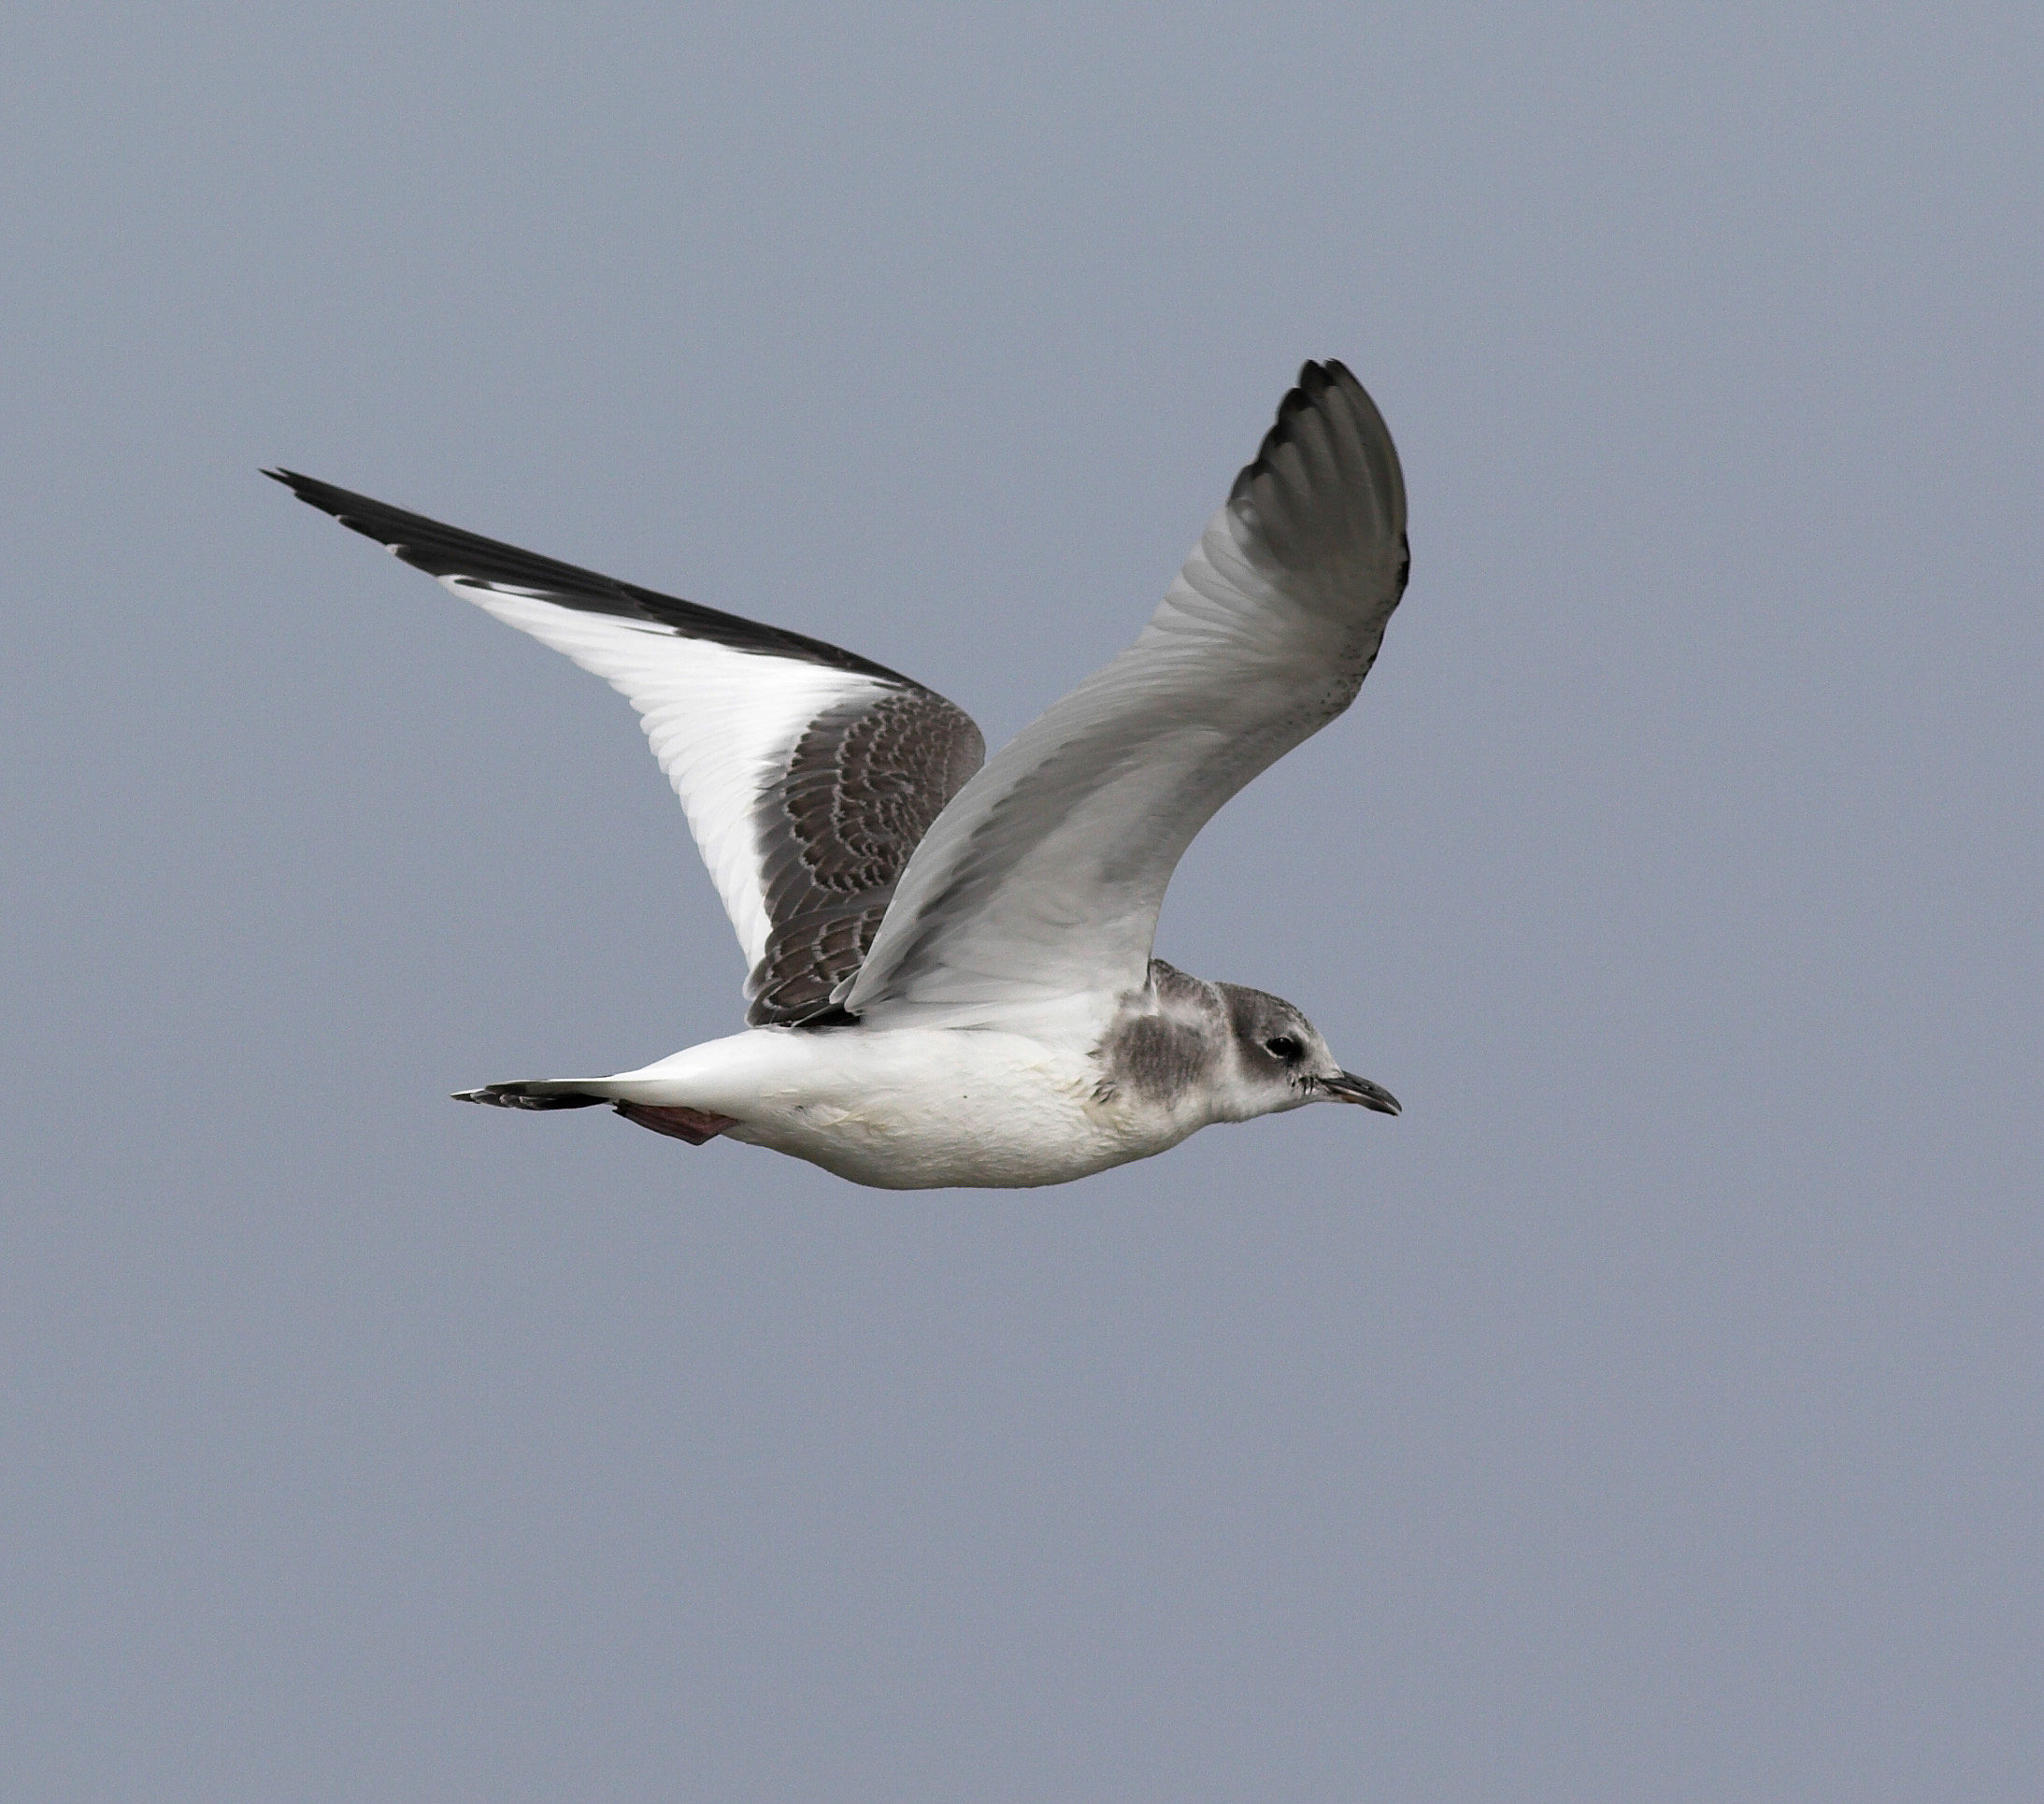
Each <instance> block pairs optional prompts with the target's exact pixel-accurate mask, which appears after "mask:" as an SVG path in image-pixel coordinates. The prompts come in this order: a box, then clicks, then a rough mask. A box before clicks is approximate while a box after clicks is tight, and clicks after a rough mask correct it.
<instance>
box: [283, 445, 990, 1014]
mask: <svg viewBox="0 0 2044 1804" xmlns="http://www.w3.org/2000/svg"><path fill="white" fill-rule="evenodd" d="M264 474H265V475H268V476H272V477H274V478H276V480H278V481H279V482H283V483H286V484H288V485H289V486H290V488H291V490H292V493H293V494H295V495H297V497H298V498H299V499H300V500H301V501H305V502H308V503H310V504H311V505H312V506H313V507H315V508H322V509H323V510H324V511H325V512H327V513H330V514H332V515H333V516H334V518H335V519H336V520H338V521H339V522H340V523H341V524H342V525H344V526H348V527H351V528H352V529H353V530H354V531H356V532H358V533H362V534H364V535H365V536H366V537H370V538H374V539H376V540H378V541H379V542H380V543H382V544H384V545H386V546H388V547H389V548H390V549H391V550H392V551H394V552H395V553H396V554H397V555H398V556H399V557H401V558H403V559H404V560H405V562H406V563H407V564H412V565H416V566H418V567H419V568H420V569H422V570H424V571H426V572H427V573H428V574H429V575H432V576H435V577H437V578H438V579H439V580H441V581H442V582H443V583H445V584H446V585H447V586H448V588H450V589H451V590H452V591H453V592H454V593H455V594H458V595H460V596H462V597H464V598H465V600H468V601H472V602H474V603H475V604H476V605H477V606H478V607H479V608H482V609H483V610H484V611H485V612H487V613H491V614H494V615H495V616H496V618H497V619H499V620H501V621H503V622H505V623H507V624H508V625H511V626H516V627H518V628H520V629H521V630H522V631H523V632H527V633H530V634H531V635H532V636H533V637H535V638H536V639H539V640H542V641H543V642H545V643H546V644H548V645H550V646H552V647H553V648H554V650H555V651H565V652H566V653H567V655H568V656H569V657H571V658H573V659H574V660H575V662H576V663H577V664H579V665H580V666H582V668H583V669H585V670H590V671H593V672H594V673H595V674H596V675H597V676H599V677H601V678H603V679H604V680H606V681H607V682H608V683H609V684H610V686H611V687H612V688H613V689H616V690H618V691H619V692H620V693H622V694H623V695H624V697H625V699H626V700H628V701H629V702H630V703H631V704H632V706H633V707H634V708H636V709H638V711H639V714H640V716H641V717H642V721H641V723H642V724H643V725H644V727H645V729H646V737H648V738H649V739H650V740H651V741H652V748H653V755H654V757H656V758H657V759H658V760H659V761H660V767H661V769H662V770H664V771H665V772H666V774H667V780H668V781H669V782H671V783H672V784H673V785H674V789H675V794H676V795H679V797H680V798H681V806H682V808H683V809H685V810H686V812H687V814H688V819H689V827H690V830H691V831H692V832H693V834H694V835H695V843H696V845H697V846H698V847H700V848H701V850H702V853H703V859H704V862H705V863H706V864H707V865H708V866H709V874H710V878H711V881H713V882H715V884H716V885H717V894H718V895H720V896H721V897H722V899H723V905H724V911H725V912H726V913H727V914H729V915H730V917H731V923H732V925H733V926H734V927H736V929H737V934H738V943H739V944H740V945H741V946H742V947H744V949H745V955H746V958H747V960H748V961H749V962H750V966H751V972H750V976H749V977H748V978H747V980H746V985H745V993H746V996H747V998H748V1001H749V1004H750V1006H749V1008H748V1009H747V1014H746V1018H747V1020H748V1021H750V1022H751V1023H752V1024H754V1025H760V1024H766V1023H773V1022H798V1021H804V1020H808V1019H810V1018H812V1017H814V1016H816V1015H819V1014H822V1013H825V1012H827V1011H828V1010H829V1009H830V1006H831V995H832V992H833V991H834V989H836V987H837V986H838V985H839V984H841V983H842V982H843V981H844V980H846V979H847V978H849V977H850V975H851V974H852V973H854V972H855V971H857V969H858V968H859V965H860V963H861V961H862V960H863V959H864V958H865V954H866V952H867V949H868V948H869V947H870V946H871V945H872V943H873V938H874V936H875V934H876V933H877V932H878V931H879V924H880V920H881V917H882V916H883V915H884V914H885V912H886V910H887V905H888V902H889V899H890V898H891V897H892V896H893V892H894V883H895V880H896V879H897V878H898V877H899V876H900V874H901V871H902V867H903V866H905V865H906V864H907V863H908V855H909V853H910V852H913V851H914V850H915V847H916V844H917V842H918V841H919V840H920V839H921V838H922V836H923V834H924V833H925V832H926V831H927V830H928V828H929V825H930V823H931V822H933V821H934V820H936V817H937V814H938V813H939V811H940V810H941V809H943V807H944V805H945V803H947V802H948V801H950V800H951V797H952V796H953V795H956V794H957V792H958V790H959V788H960V787H961V786H962V785H963V784H964V783H965V780H966V779H967V778H969V777H970V776H971V775H972V773H973V772H974V771H976V770H977V769H979V764H980V761H981V760H982V759H983V758H984V757H985V755H986V746H985V743H984V741H983V740H981V738H980V737H979V728H978V727H976V726H975V725H974V724H973V723H972V722H971V720H970V719H969V718H968V717H967V716H966V715H965V714H964V713H963V712H962V711H960V710H959V709H956V708H954V707H952V706H951V703H950V702H948V701H946V700H945V699H944V698H943V697H942V696H941V695H937V694H933V693H932V692H931V691H929V690H927V689H924V688H923V687H922V685H921V684H920V683H915V682H911V681H910V680H908V678H907V677H904V676H900V675H898V674H897V673H896V672H894V671H893V670H889V669H887V668H886V667H885V666H882V665H878V664H873V663H870V662H868V661H867V660H866V659H865V658H861V657H855V656H854V655H853V654H852V653H851V652H850V651H839V650H838V649H837V648H836V646H835V645H825V644H824V643H823V642H822V640H821V639H812V638H806V637H803V635H801V634H799V633H788V632H783V631H782V630H780V629H779V627H774V626H762V625H759V624H757V623H754V622H752V621H748V620H740V619H738V618H737V617H736V615H733V614H722V613H719V612H718V611H717V610H716V609H714V608H700V607H697V606H696V605H695V604H694V603H693V602H688V601H680V600H677V599H676V598H675V597H674V596H672V595H663V594H657V593H656V592H655V591H653V590H650V589H641V588H639V587H638V586H637V585H636V584H635V583H629V582H619V581H616V580H613V579H612V578H609V577H606V576H598V575H597V574H596V573H595V572H594V571H593V570H581V569H577V568H576V567H575V566H573V565H571V564H560V563H556V562H555V561H554V560H553V559H552V558H547V557H539V556H536V554H535V553H533V552H531V551H520V550H518V549H517V548H516V547H515V546H510V545H503V544H499V543H498V542H497V541H496V540H494V539H488V538H481V537H477V535H475V534H474V533H465V532H461V531H459V530H458V529H456V528H454V527H451V526H443V525H441V524H440V523H438V522H437V521H432V520H427V519H425V518H423V517H422V516H421V515H419V514H412V513H406V512H403V511H402V510H400V509H399V508H388V507H385V506H384V505H383V504H382V503H381V502H379V501H372V500H370V499H369V498H368V497H367V496H366V495H360V494H350V492H349V491H348V490H346V489H336V488H335V487H333V486H332V485H331V484H330V483H325V482H316V481H314V480H312V479H311V478H309V477H304V476H296V475H293V473H292V472H291V471H289V470H269V471H265V472H264Z"/></svg>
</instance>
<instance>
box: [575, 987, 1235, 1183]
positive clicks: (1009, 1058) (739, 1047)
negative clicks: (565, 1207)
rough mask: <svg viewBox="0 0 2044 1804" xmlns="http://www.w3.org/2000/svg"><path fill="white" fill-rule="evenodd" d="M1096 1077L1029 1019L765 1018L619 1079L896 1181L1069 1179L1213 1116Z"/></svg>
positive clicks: (817, 1158) (627, 1086) (616, 1090)
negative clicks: (1121, 1090) (1010, 1027)
mask: <svg viewBox="0 0 2044 1804" xmlns="http://www.w3.org/2000/svg"><path fill="white" fill-rule="evenodd" d="M1060 1038H1063V1036H1060ZM1099 1082H1100V1073H1099V1069H1098V1067H1096V1065H1095V1064H1094V1062H1093V1058H1092V1056H1091V1055H1090V1054H1089V1053H1087V1052H1075V1051H1072V1050H1069V1048H1068V1047H1061V1046H1056V1045H1051V1044H1049V1043H1047V1042H1045V1041H1043V1040H1039V1039H1036V1038H1031V1037H1029V1036H1027V1035H1023V1034H1015V1033H999V1032H993V1031H991V1030H986V1029H971V1030H967V1029H959V1028H941V1029H933V1028H898V1029H895V1030H893V1031H892V1032H872V1031H865V1030H861V1029H857V1028H847V1029H837V1030H829V1031H825V1032H822V1033H815V1032H804V1031H798V1030H792V1029H788V1028H775V1027H767V1028H755V1029H753V1030H752V1031H751V1032H750V1033H745V1034H738V1035H735V1036H734V1037H733V1038H729V1039H722V1040H712V1041H710V1042H708V1044H706V1045H702V1046H693V1047H691V1048H690V1049H689V1050H688V1051H687V1052H677V1053H676V1054H675V1055H674V1056H673V1057H672V1058H668V1059H663V1060H662V1061H661V1062H660V1063H659V1064H658V1065H654V1066H649V1067H646V1069H644V1070H643V1071H635V1072H630V1073H626V1074H623V1075H621V1076H620V1077H618V1078H616V1079H614V1080H611V1081H609V1083H607V1086H606V1087H607V1089H608V1090H610V1091H611V1093H612V1094H615V1095H620V1096H625V1097H628V1098H630V1099H631V1100H633V1101H637V1102H648V1103H659V1104H665V1105H668V1106H676V1105H679V1106H681V1107H685V1108H690V1109H699V1110H710V1111H713V1112H715V1113H717V1114H720V1115H728V1116H731V1117H732V1118H733V1119H734V1120H735V1121H736V1125H735V1126H733V1127H730V1128H727V1129H726V1130H725V1133H726V1136H727V1137H728V1138H731V1139H735V1140H745V1141H748V1142H750V1144H752V1145H754V1146H765V1147H771V1148H772V1149H773V1150H774V1151H775V1152H777V1153H789V1154H792V1155H793V1157H795V1158H798V1159H807V1160H808V1161H809V1162H810V1163H811V1164H812V1165H820V1166H822V1167H823V1169H824V1170H826V1171H830V1172H835V1173H836V1175H837V1176H838V1177H840V1178H849V1179H850V1181H852V1182H854V1183H861V1184H872V1185H876V1186H878V1187H879V1188H881V1189H886V1190H928V1189H934V1188H941V1187H946V1186H951V1185H960V1186H974V1187H987V1188H997V1189H1008V1188H1013V1187H1017V1186H1025V1185H1032V1184H1056V1183H1065V1182H1067V1181H1070V1180H1071V1179H1074V1178H1083V1177H1085V1176H1086V1175H1087V1174H1088V1173H1090V1172H1094V1171H1101V1170H1105V1169H1106V1168H1107V1167H1108V1166H1114V1165H1122V1164H1124V1163H1126V1162H1127V1161H1128V1160H1130V1159H1140V1158H1146V1157H1148V1156H1149V1155H1150V1154H1151V1153H1161V1152H1163V1151H1164V1150H1165V1148H1166V1147H1169V1146H1175V1145H1177V1144H1178V1142H1179V1140H1181V1139H1183V1138H1185V1137H1186V1135H1188V1134H1190V1133H1191V1132H1193V1130H1194V1128H1196V1127H1199V1126H1201V1125H1203V1124H1204V1120H1203V1119H1202V1120H1186V1121H1182V1122H1180V1121H1179V1120H1177V1119H1175V1118H1173V1117H1171V1116H1169V1115H1167V1114H1165V1113H1163V1112H1161V1111H1159V1110H1152V1109H1142V1108H1137V1107H1136V1106H1134V1105H1132V1104H1130V1103H1129V1102H1127V1101H1125V1100H1122V1099H1119V1098H1108V1099H1106V1100H1103V1099H1101V1098H1100V1097H1099V1096H1098V1095H1096V1094H1095V1093H1096V1091H1097V1090H1098V1088H1099Z"/></svg>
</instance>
